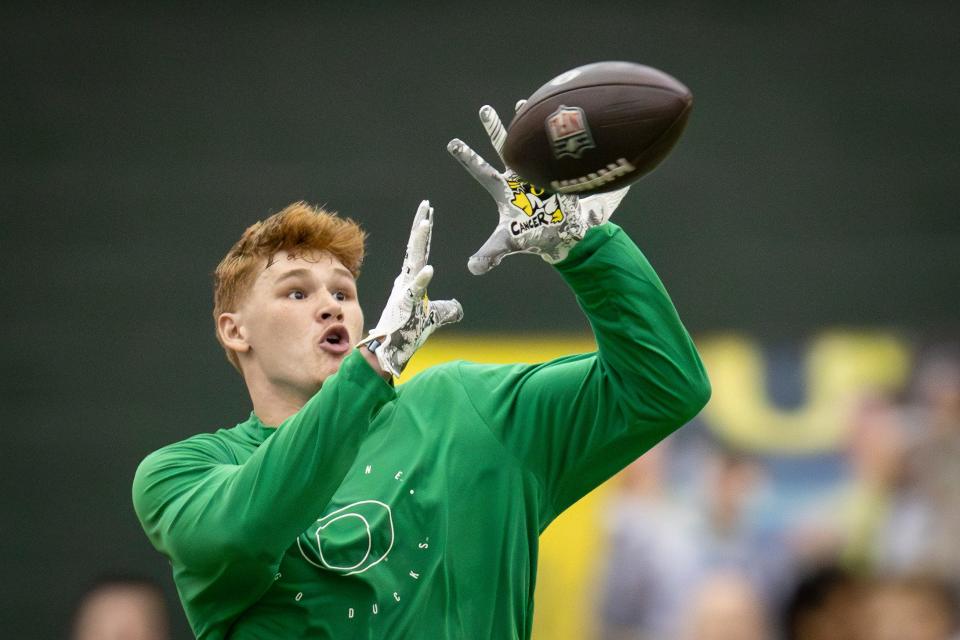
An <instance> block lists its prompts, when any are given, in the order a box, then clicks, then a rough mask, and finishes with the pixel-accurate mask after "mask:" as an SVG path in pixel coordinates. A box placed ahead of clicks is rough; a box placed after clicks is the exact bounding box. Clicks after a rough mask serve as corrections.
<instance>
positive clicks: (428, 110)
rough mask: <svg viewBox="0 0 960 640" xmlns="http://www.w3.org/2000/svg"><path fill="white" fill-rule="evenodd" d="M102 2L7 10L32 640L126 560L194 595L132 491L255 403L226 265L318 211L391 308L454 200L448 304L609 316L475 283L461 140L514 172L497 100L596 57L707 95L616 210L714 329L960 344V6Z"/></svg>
mask: <svg viewBox="0 0 960 640" xmlns="http://www.w3.org/2000/svg"><path fill="white" fill-rule="evenodd" d="M78 4H79V3H64V4H63V5H59V6H58V5H54V4H43V5H40V4H36V3H3V5H2V6H0V29H2V30H3V33H2V38H0V69H2V74H3V85H2V86H3V91H2V94H0V95H2V97H0V135H2V138H0V154H2V156H0V160H2V169H0V172H2V177H0V188H2V196H3V199H2V212H3V221H2V226H0V247H2V256H3V258H2V260H3V263H2V264H3V278H2V285H0V286H2V290H0V293H2V300H3V314H2V326H3V328H4V332H3V335H4V340H3V341H2V343H0V354H2V362H3V387H2V389H3V391H2V393H3V404H4V410H3V414H2V415H3V416H4V417H5V433H4V444H3V446H2V449H0V450H2V471H0V473H2V478H3V480H4V489H3V495H4V498H3V501H2V511H0V531H2V534H3V540H4V551H5V553H4V555H5V558H4V561H3V563H2V566H3V578H4V579H3V580H2V581H0V595H2V602H3V603H4V604H3V606H2V607H0V611H2V614H0V615H2V616H3V619H0V628H5V629H13V630H15V631H16V633H13V634H12V635H10V637H53V636H54V635H55V634H56V633H57V630H58V629H59V628H60V627H59V625H60V624H62V622H63V619H64V616H65V615H66V611H67V609H68V606H69V600H70V598H71V597H73V596H74V595H75V594H76V593H77V591H78V590H79V589H80V587H81V586H82V584H83V583H84V582H85V581H86V580H87V579H88V578H90V577H92V576H93V575H95V574H96V573H98V572H99V571H101V570H103V569H109V568H118V567H119V568H132V569H135V570H140V571H143V572H146V573H149V574H152V575H155V576H158V577H162V578H163V579H164V580H167V577H166V567H165V565H164V563H163V562H162V561H161V560H160V558H159V557H158V556H157V555H156V554H155V553H154V552H153V551H152V550H151V549H150V548H149V546H148V544H147V542H146V540H145V538H144V537H143V535H142V534H141V532H140V530H139V528H138V525H137V524H136V522H135V520H134V518H133V514H132V511H131V507H130V504H129V483H130V479H131V476H132V474H133V470H134V469H135V466H136V464H137V462H138V460H139V459H140V457H142V455H144V454H145V453H146V452H148V451H150V450H151V449H153V448H156V447H158V446H159V445H161V444H164V443H166V442H169V441H172V440H174V439H177V438H179V437H182V436H185V435H187V434H190V433H194V432H197V431H202V430H210V429H213V428H215V427H217V426H220V425H225V424H232V423H234V422H236V421H237V420H238V419H241V418H242V417H243V416H244V415H245V413H246V412H247V411H248V404H247V401H246V397H245V393H244V391H243V389H242V387H241V386H240V384H239V381H238V379H237V378H236V376H235V375H234V374H233V373H232V371H231V370H230V369H229V368H228V366H227V365H226V364H225V362H224V361H222V358H221V355H220V352H219V349H218V347H217V345H216V343H215V341H214V338H213V335H212V324H211V321H210V317H209V309H210V292H209V273H210V271H211V270H212V268H213V266H214V265H215V264H216V263H217V261H218V259H219V258H220V257H221V255H222V254H223V253H224V252H225V251H226V250H227V248H228V247H229V246H230V245H231V244H232V243H233V241H234V240H235V239H236V238H237V237H238V235H239V233H240V232H241V231H242V229H243V228H244V227H245V226H246V225H248V224H250V223H252V222H254V221H255V220H257V219H259V218H262V217H264V216H266V215H268V214H269V213H271V212H272V211H275V210H277V209H279V208H281V207H282V206H284V205H285V204H287V203H289V202H290V201H293V200H297V199H305V200H309V201H312V202H320V203H328V204H329V205H330V206H331V207H333V208H335V209H338V210H340V211H341V212H343V213H345V214H349V215H351V216H354V217H356V218H357V219H359V220H360V221H361V222H363V223H364V225H365V226H366V228H367V229H368V230H369V232H370V245H369V255H370V257H369V259H368V261H367V263H366V270H365V273H364V276H363V278H362V279H361V287H362V290H363V293H362V302H363V303H364V306H365V308H366V309H367V314H368V316H372V319H375V317H376V316H377V315H378V314H379V310H380V305H381V304H382V302H383V301H384V299H385V297H386V295H387V293H388V291H389V285H390V282H391V281H392V278H393V276H394V275H395V271H396V269H397V268H398V265H399V260H400V258H401V256H402V252H403V244H404V241H405V236H406V233H407V229H408V224H409V220H410V219H411V216H412V214H413V211H414V209H415V208H416V205H417V203H418V202H419V200H420V199H421V198H424V197H429V198H430V199H431V200H432V201H433V202H434V204H435V206H436V212H437V225H436V230H435V237H434V243H433V256H432V259H433V264H434V265H435V266H436V269H437V277H436V278H435V279H434V285H433V286H432V293H433V295H434V296H438V297H447V296H449V295H455V296H456V297H458V298H459V299H460V300H461V301H462V303H463V305H464V307H465V309H466V314H467V315H466V319H465V321H464V323H463V325H462V328H461V330H462V331H470V332H481V331H493V330H497V331H517V330H520V331H532V332H541V331H545V330H549V331H581V330H584V329H585V326H586V325H585V322H584V321H583V320H582V318H581V316H580V315H579V312H578V311H577V309H576V307H575V305H574V303H573V301H572V299H571V297H570V296H569V294H568V293H567V291H566V290H565V288H564V287H563V285H562V284H561V282H560V281H559V279H558V278H557V277H556V276H555V275H554V274H553V273H551V270H550V269H549V268H547V267H545V266H544V265H543V264H542V263H540V262H539V261H538V260H536V259H533V258H528V257H520V258H516V259H513V260H510V261H509V262H507V263H505V264H504V266H503V267H501V268H500V269H498V270H496V271H494V272H492V273H491V274H489V275H487V276H485V277H483V278H475V277H472V276H470V275H469V273H468V272H467V271H466V267H465V263H466V258H467V256H469V255H470V254H471V253H472V251H473V250H474V249H475V248H476V247H478V246H479V245H480V243H481V242H482V241H483V239H484V238H485V237H486V233H487V232H488V230H489V227H490V224H491V223H492V221H493V220H494V218H495V215H494V212H493V209H492V207H491V205H490V203H489V202H488V200H487V197H486V195H485V194H484V192H483V191H482V190H481V188H480V187H479V186H478V185H477V184H475V183H473V182H472V181H471V180H470V179H469V178H468V176H467V175H466V174H465V173H464V172H463V171H462V170H461V169H460V167H459V166H458V165H456V163H455V162H453V161H452V160H451V159H450V158H449V157H448V156H447V154H446V152H445V150H444V146H445V144H446V142H447V140H449V139H450V138H452V137H454V136H460V137H463V138H464V139H466V140H467V141H469V142H470V143H471V144H473V145H474V146H475V147H476V148H477V149H478V150H481V151H482V152H483V153H485V154H486V155H488V156H493V155H494V154H493V153H492V151H490V150H489V147H488V145H486V143H485V136H484V134H483V130H482V128H481V127H480V125H479V123H478V121H477V119H476V110H477V108H478V107H479V106H480V105H482V104H484V102H490V103H491V104H493V105H495V106H496V107H497V108H498V109H500V110H501V111H502V112H508V111H509V109H510V107H511V105H512V104H513V102H514V101H515V100H516V99H517V98H519V97H523V96H525V95H527V94H529V93H531V92H532V91H533V90H534V89H535V88H536V87H538V86H539V85H540V84H542V83H543V82H544V81H546V80H548V79H549V78H551V77H553V76H554V75H556V74H557V73H559V72H561V71H563V70H565V69H567V68H570V67H573V66H577V65H580V64H583V63H586V62H590V61H597V60H604V59H625V60H633V61H639V62H643V63H647V64H650V65H653V66H656V67H659V68H662V69H664V70H666V71H668V72H670V73H672V74H673V75H675V76H677V77H678V78H679V79H681V80H682V81H683V82H685V83H686V84H687V85H688V86H689V87H691V89H692V90H693V92H694V96H695V105H696V106H695V110H694V115H693V118H692V120H691V122H690V125H689V128H688V130H687V132H686V134H685V135H684V137H683V139H682V140H681V142H680V144H679V146H678V147H677V148H676V150H675V151H674V153H673V154H672V156H671V157H670V158H669V159H668V160H667V161H666V162H665V164H664V165H663V166H662V167H661V168H660V169H658V170H657V171H656V172H655V173H653V174H652V175H651V176H649V177H647V178H645V179H644V180H643V181H641V182H640V183H639V184H638V185H637V186H636V187H635V188H634V192H633V193H632V194H631V196H630V198H629V199H628V200H627V201H626V203H625V204H624V205H623V206H622V207H621V209H620V211H619V212H618V213H617V216H616V220H617V222H619V223H620V224H621V225H623V226H624V227H625V228H626V229H627V230H628V231H629V232H630V233H631V234H632V235H633V237H634V238H636V239H637V241H638V242H639V243H640V244H641V246H642V247H643V248H644V249H645V250H646V252H647V253H648V255H649V256H650V257H651V259H652V260H653V262H654V264H655V265H656V266H657V268H658V269H659V270H660V272H661V274H662V276H663V278H664V280H665V281H666V283H667V286H668V287H669V289H670V291H671V293H672V295H673V297H674V300H675V301H676V303H677V305H678V307H679V308H680V310H681V313H682V315H683V317H684V318H685V319H686V320H687V321H688V324H689V325H690V326H691V328H692V329H693V330H694V331H697V332H707V331H712V330H723V329H738V330H743V331H747V332H749V333H751V334H753V335H755V336H759V337H761V338H777V339H781V338H791V337H803V336H805V335H809V334H810V333H811V332H814V331H816V330H817V329H818V328H820V327H823V326H832V325H837V324H844V325H847V324H851V325H867V326H881V327H899V328H903V329H906V330H908V331H911V332H914V333H915V334H917V335H920V336H923V335H927V334H930V333H937V334H941V335H942V334H949V333H950V332H954V333H955V332H956V329H957V327H958V326H960V309H958V303H957V297H958V296H957V294H958V282H960V259H958V255H960V217H958V215H957V209H958V207H957V205H958V200H960V198H958V195H960V187H958V186H957V174H958V168H960V154H958V152H957V149H958V139H960V125H958V121H960V86H958V85H960V82H958V72H957V65H958V63H960V53H958V47H957V36H956V34H957V24H958V18H960V10H958V9H957V6H958V5H957V4H956V3H953V2H926V3H913V2H862V3H854V2H818V3H817V2H815V3H795V2H756V3H753V2H704V1H700V2H684V3H678V2H656V3H647V2H595V3H570V4H565V3H548V2H540V3H533V4H527V5H525V6H524V7H522V8H521V7H520V6H519V5H502V6H500V7H499V8H498V9H496V10H491V9H484V7H485V5H484V4H483V3H476V4H473V5H466V4H455V3H448V4H440V3H437V4H426V3H416V4H408V5H403V4H401V3H392V4H389V5H388V4H387V3H373V2H357V3H352V4H349V5H348V4H347V3H342V4H341V3H323V2H312V3H307V2H304V3H299V4H293V3H290V4H284V6H282V7H276V6H270V7H259V6H257V5H252V4H251V5H241V4H238V3H223V4H222V5H221V6H220V7H219V8H212V7H207V6H206V5H207V4H209V3H182V4H179V5H176V4H172V3H154V4H153V5H152V6H151V7H150V8H142V7H140V8H132V7H130V6H126V5H123V6H116V7H113V6H110V5H109V4H106V5H104V4H100V5H91V6H84V7H80V6H78ZM201 4H202V5H204V6H203V7H197V6H194V5H201ZM161 5H162V6H161ZM178 615H179V613H178ZM181 629H182V627H181ZM4 635H8V634H6V633H5V634H4Z"/></svg>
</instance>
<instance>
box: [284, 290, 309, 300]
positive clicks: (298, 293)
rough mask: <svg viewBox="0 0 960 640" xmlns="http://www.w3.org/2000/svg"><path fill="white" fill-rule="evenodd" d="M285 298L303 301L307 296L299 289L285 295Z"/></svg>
mask: <svg viewBox="0 0 960 640" xmlns="http://www.w3.org/2000/svg"><path fill="white" fill-rule="evenodd" d="M287 297H288V298H290V299H291V300H303V299H304V298H306V297H307V294H305V293H304V292H303V291H301V290H300V289H294V290H293V291H291V292H290V293H288V294H287Z"/></svg>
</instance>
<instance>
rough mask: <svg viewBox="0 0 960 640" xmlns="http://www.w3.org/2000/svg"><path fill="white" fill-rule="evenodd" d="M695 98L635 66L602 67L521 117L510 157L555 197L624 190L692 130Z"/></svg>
mask: <svg viewBox="0 0 960 640" xmlns="http://www.w3.org/2000/svg"><path fill="white" fill-rule="evenodd" d="M692 106H693V95H692V94H691V93H690V90H689V89H687V87H685V86H684V85H683V84H682V83H680V82H679V81H678V80H676V79H675V78H673V77H671V76H669V75H667V74H666V73H664V72H662V71H658V70H657V69H654V68H652V67H647V66H644V65H641V64H635V63H632V62H597V63H594V64H588V65H585V66H582V67H577V68H576V69H571V70H570V71H567V72H566V73H561V74H560V75H559V76H557V77H556V78H554V79H553V80H551V81H550V82H548V83H546V84H545V85H543V86H542V87H540V88H539V89H537V91H536V92H534V94H533V95H531V96H530V98H529V99H528V100H527V101H526V103H525V104H524V105H523V106H522V107H521V108H520V110H519V111H517V113H516V115H515V116H514V118H513V120H512V121H511V123H510V126H509V128H508V129H507V138H506V140H505V142H504V145H503V158H504V160H505V161H506V162H507V164H508V165H509V166H510V167H511V168H512V169H513V170H514V171H516V172H517V174H518V175H519V176H520V177H521V178H523V179H524V180H526V181H528V182H531V183H533V184H535V185H536V186H538V187H541V188H543V189H546V190H548V191H554V192H561V193H590V192H592V193H599V192H603V191H612V190H614V189H619V188H621V187H625V186H626V185H628V184H630V183H631V182H633V181H635V180H637V179H639V178H640V177H641V176H643V175H645V174H647V173H649V172H650V171H652V170H653V168H654V167H656V166H657V165H658V164H660V161H662V160H663V159H664V158H665V157H666V155H667V154H668V153H669V152H670V150H671V149H672V148H673V145H674V144H676V142H677V140H678V139H679V138H680V134H681V133H682V132H683V129H684V127H685V126H686V124H687V119H688V118H689V116H690V109H691V107H692Z"/></svg>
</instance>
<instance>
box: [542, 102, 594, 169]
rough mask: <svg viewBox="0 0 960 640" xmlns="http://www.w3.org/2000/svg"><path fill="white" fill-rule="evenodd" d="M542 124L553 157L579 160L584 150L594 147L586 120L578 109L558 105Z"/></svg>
mask: <svg viewBox="0 0 960 640" xmlns="http://www.w3.org/2000/svg"><path fill="white" fill-rule="evenodd" d="M544 124H545V125H546V127H547V135H548V136H550V143H551V144H552V145H553V155H554V156H556V157H557V158H562V157H563V156H570V157H571V158H579V157H580V154H581V153H583V152H584V151H585V150H587V149H593V148H594V147H595V146H596V145H595V144H594V143H593V137H592V136H591V135H590V128H589V127H588V126H587V118H586V116H585V115H584V114H583V109H581V108H580V107H567V106H564V105H560V107H559V108H557V110H556V111H554V112H553V113H551V114H550V116H549V117H548V118H547V119H546V120H545V121H544Z"/></svg>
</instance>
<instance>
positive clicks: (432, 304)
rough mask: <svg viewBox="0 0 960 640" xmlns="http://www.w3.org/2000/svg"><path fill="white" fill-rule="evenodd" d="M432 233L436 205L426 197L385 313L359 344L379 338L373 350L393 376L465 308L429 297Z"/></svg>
mask: <svg viewBox="0 0 960 640" xmlns="http://www.w3.org/2000/svg"><path fill="white" fill-rule="evenodd" d="M432 232H433V207H431V206H430V202H429V201H428V200H424V201H423V202H421V203H420V206H419V207H418V208H417V214H416V216H414V218H413V229H412V230H411V231H410V240H409V241H408V242H407V253H406V255H404V257H403V268H402V269H401V270H400V275H398V276H397V278H396V280H394V281H393V291H391V292H390V298H389V299H388V300H387V305H386V307H384V309H383V315H381V316H380V321H379V322H377V326H376V327H374V328H373V329H371V330H370V333H369V334H368V335H367V337H366V338H364V339H363V340H361V341H360V343H359V344H358V345H357V346H361V345H364V344H367V343H369V342H371V341H373V340H377V341H379V342H380V345H379V347H376V351H374V353H376V355H377V360H378V361H379V362H380V366H381V367H382V368H383V370H384V371H389V372H390V373H391V374H393V375H394V376H399V375H400V374H401V373H402V372H403V369H404V367H406V366H407V362H408V361H409V360H410V358H412V357H413V354H414V352H415V351H416V350H417V349H419V348H420V346H421V345H422V344H423V343H424V342H426V341H427V338H428V337H430V334H431V333H433V332H434V331H436V330H437V327H442V326H443V325H445V324H451V323H453V322H459V321H460V320H462V319H463V307H461V306H460V303H459V302H457V301H456V300H434V301H431V300H430V299H429V298H427V285H428V284H430V279H431V278H432V277H433V267H431V266H430V265H428V264H427V258H428V257H429V255H430V236H431V234H432Z"/></svg>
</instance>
